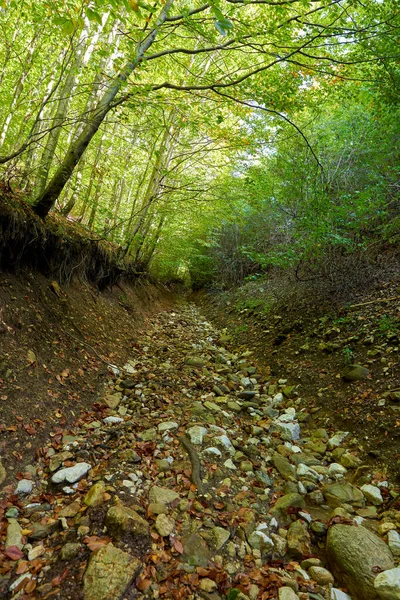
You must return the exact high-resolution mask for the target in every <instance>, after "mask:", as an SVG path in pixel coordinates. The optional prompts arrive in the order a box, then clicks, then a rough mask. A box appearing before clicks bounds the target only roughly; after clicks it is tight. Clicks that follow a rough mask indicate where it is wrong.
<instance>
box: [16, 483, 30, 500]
mask: <svg viewBox="0 0 400 600" xmlns="http://www.w3.org/2000/svg"><path fill="white" fill-rule="evenodd" d="M32 489H33V483H32V481H31V480H30V479H21V480H20V481H18V485H17V487H16V489H15V493H16V494H18V495H20V496H23V495H26V494H30V493H31V491H32Z"/></svg>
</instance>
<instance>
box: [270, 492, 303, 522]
mask: <svg viewBox="0 0 400 600" xmlns="http://www.w3.org/2000/svg"><path fill="white" fill-rule="evenodd" d="M305 506H306V503H305V502H304V498H303V497H302V496H300V494H286V495H285V496H282V497H281V498H279V500H277V501H276V502H275V505H274V506H273V507H272V509H271V511H270V512H271V513H272V514H273V515H274V516H275V517H277V518H278V517H285V516H287V510H288V508H291V507H295V508H305Z"/></svg>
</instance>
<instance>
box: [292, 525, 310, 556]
mask: <svg viewBox="0 0 400 600" xmlns="http://www.w3.org/2000/svg"><path fill="white" fill-rule="evenodd" d="M287 544H288V553H289V554H290V555H291V556H294V557H296V558H302V557H303V556H304V555H307V554H311V540H310V534H309V533H308V527H307V525H306V523H303V522H302V521H293V523H292V524H291V525H290V527H289V530H288V534H287Z"/></svg>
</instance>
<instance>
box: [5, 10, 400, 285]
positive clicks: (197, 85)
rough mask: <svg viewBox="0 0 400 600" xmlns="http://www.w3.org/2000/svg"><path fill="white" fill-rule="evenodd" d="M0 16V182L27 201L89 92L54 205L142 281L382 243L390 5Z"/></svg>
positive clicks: (207, 280) (390, 231)
mask: <svg viewBox="0 0 400 600" xmlns="http://www.w3.org/2000/svg"><path fill="white" fill-rule="evenodd" d="M3 4H4V5H3V6H2V10H1V11H0V27H1V31H2V39H1V40H0V80H1V83H2V102H1V106H0V147H1V148H0V159H1V161H2V164H3V167H2V169H3V172H2V175H3V178H4V180H5V181H6V182H7V184H10V185H11V186H12V187H14V188H15V189H18V190H20V189H22V190H23V191H24V192H25V194H27V195H29V196H30V197H31V198H32V200H34V199H35V198H36V197H37V195H38V194H37V190H38V188H39V186H40V180H39V179H40V178H39V175H38V173H39V172H40V170H41V167H43V165H45V166H46V161H45V159H46V152H47V150H48V148H47V146H48V144H49V142H51V141H52V140H53V141H54V147H53V148H52V150H51V149H50V150H51V151H49V157H48V158H49V161H48V164H49V166H48V168H47V167H46V169H45V177H47V183H48V182H49V181H50V180H51V178H52V177H53V176H54V174H55V173H57V170H58V168H59V166H60V163H62V161H63V157H68V156H70V155H71V154H73V152H72V150H74V149H76V147H75V146H74V144H75V142H76V140H77V139H79V136H80V135H81V133H82V130H83V128H84V127H85V124H86V123H88V121H90V119H92V118H93V115H97V114H98V112H96V106H97V108H99V101H100V99H101V98H102V94H103V93H104V92H105V93H106V94H105V96H103V99H102V100H101V101H100V106H102V104H101V103H102V102H105V103H106V106H107V107H108V108H109V109H110V110H109V112H108V113H107V115H106V117H105V118H104V121H103V122H102V123H101V126H100V128H99V130H98V131H97V133H96V134H95V135H94V136H93V137H92V138H91V140H90V143H89V144H88V147H87V149H86V150H85V153H84V154H83V155H82V156H81V158H80V161H79V163H78V164H77V166H76V167H75V171H74V172H73V174H72V177H71V178H70V179H69V181H68V182H67V183H66V186H65V187H64V188H63V191H62V193H61V195H60V197H59V198H58V203H57V204H56V206H55V210H56V211H61V212H62V213H63V214H65V215H69V217H70V218H72V219H74V220H76V221H79V222H80V223H82V225H83V226H85V227H87V229H89V230H90V233H89V232H88V235H89V237H91V238H93V239H105V240H108V241H110V242H112V243H116V244H119V245H120V246H121V255H130V256H131V257H132V258H133V259H134V260H135V261H136V263H137V265H138V268H139V267H140V270H146V269H150V270H151V271H152V273H153V274H154V275H155V276H156V277H158V278H160V279H162V280H165V281H167V280H174V279H175V280H176V279H178V280H181V281H184V282H185V283H187V284H188V285H194V286H195V287H200V286H204V285H211V284H213V285H215V282H216V281H217V282H219V283H220V284H222V285H223V286H226V287H230V286H234V285H237V284H238V283H240V282H242V281H256V280H258V279H260V278H264V277H266V278H267V277H268V275H269V273H270V272H271V271H272V270H276V269H297V268H299V266H300V265H304V264H309V265H311V267H312V266H313V265H315V264H316V263H318V261H323V260H326V261H328V262H329V261H331V258H332V256H338V255H340V256H343V257H346V256H349V255H350V254H352V253H354V252H362V251H365V252H367V251H368V249H369V248H370V247H371V246H373V245H374V244H378V243H381V241H382V240H385V241H386V242H387V244H393V243H396V242H397V240H398V237H397V236H398V231H399V229H400V211H399V208H398V206H399V205H398V191H399V184H398V181H399V175H400V169H399V166H398V165H399V164H400V161H399V158H400V156H399V155H400V142H399V140H400V119H399V116H400V115H399V112H400V108H399V94H398V90H399V85H400V69H399V62H398V56H399V51H398V44H397V42H398V33H399V30H400V24H399V17H398V12H397V9H396V6H395V3H393V2H392V1H391V0H389V2H381V3H379V2H372V3H355V2H353V1H352V0H344V1H343V2H341V3H340V4H338V3H333V4H332V3H331V2H326V4H325V5H324V3H321V6H319V7H318V10H315V2H313V1H312V0H301V1H295V2H292V1H291V0H288V2H287V4H285V3H284V2H277V3H274V2H271V3H258V2H256V1H252V0H248V1H246V2H226V1H225V0H213V1H212V2H210V3H209V4H208V5H204V3H202V2H201V0H193V1H192V2H190V3H187V2H186V1H185V0H176V2H175V3H174V4H173V5H172V7H171V9H170V14H169V15H168V18H167V21H166V22H165V23H164V24H161V25H159V26H158V25H157V27H156V26H155V21H156V19H157V18H159V16H160V15H161V13H162V11H163V10H164V8H165V6H166V3H165V2H164V1H161V0H157V1H156V2H155V3H152V4H149V3H147V2H145V1H142V0H140V1H138V0H93V1H91V2H90V3H84V4H82V5H79V4H77V3H76V2H74V1H73V0H66V1H65V2H63V3H62V4H59V3H58V4H56V3H54V2H53V1H52V0H51V1H49V2H33V1H32V0H22V2H19V3H17V2H14V1H12V2H9V3H3ZM320 8H321V10H320ZM322 8H323V10H322ZM168 19H169V20H168ZM43 23H46V27H43ZM141 32H142V33H141ZM150 32H151V33H150ZM149 39H151V40H152V44H151V47H150V46H149V48H148V50H147V51H146V53H145V55H144V57H139V55H138V54H137V53H138V48H139V47H140V46H141V44H140V42H142V43H144V42H146V41H148V40H149ZM289 49H290V50H289ZM114 92H115V94H114ZM113 94H114V95H113ZM107 95H108V96H107ZM107 98H108V99H107ZM111 98H112V99H111ZM71 144H72V146H71ZM50 146H51V143H50ZM85 147H86V146H85ZM71 149H72V150H71ZM69 150H71V152H69ZM10 157H11V158H10ZM61 170H62V169H61ZM63 183H64V182H63Z"/></svg>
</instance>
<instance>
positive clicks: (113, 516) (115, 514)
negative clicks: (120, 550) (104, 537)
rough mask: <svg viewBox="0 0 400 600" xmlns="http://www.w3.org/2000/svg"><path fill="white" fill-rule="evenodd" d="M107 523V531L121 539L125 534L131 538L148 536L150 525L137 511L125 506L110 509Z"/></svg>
mask: <svg viewBox="0 0 400 600" xmlns="http://www.w3.org/2000/svg"><path fill="white" fill-rule="evenodd" d="M105 523H106V525H107V531H108V532H109V533H110V534H111V535H112V536H113V537H115V538H117V539H121V538H122V537H123V536H124V534H126V533H129V534H130V535H131V536H139V537H140V536H146V537H147V536H148V535H149V534H150V529H149V524H148V523H147V521H145V520H144V519H143V518H142V517H141V516H140V515H139V514H138V513H137V512H136V511H135V510H133V509H132V508H128V507H126V506H123V505H118V506H112V507H111V508H109V509H108V511H107V514H106V519H105Z"/></svg>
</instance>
